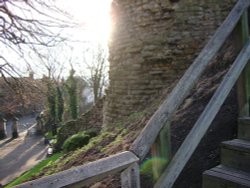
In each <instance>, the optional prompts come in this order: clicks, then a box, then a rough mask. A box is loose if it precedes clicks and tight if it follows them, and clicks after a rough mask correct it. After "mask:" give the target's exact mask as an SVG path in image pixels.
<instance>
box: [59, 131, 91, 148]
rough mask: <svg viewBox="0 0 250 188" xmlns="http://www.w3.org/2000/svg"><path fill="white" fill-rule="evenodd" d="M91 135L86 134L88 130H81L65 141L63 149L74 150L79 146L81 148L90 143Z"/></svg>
mask: <svg viewBox="0 0 250 188" xmlns="http://www.w3.org/2000/svg"><path fill="white" fill-rule="evenodd" d="M90 138H91V136H90V135H88V134H86V132H81V133H78V134H75V135H73V136H71V137H69V138H68V139H67V140H66V141H65V142H64V143H63V146H62V148H63V150H64V151H66V152H69V151H74V150H76V149H78V148H81V147H83V146H85V145H87V144H88V143H89V140H90Z"/></svg>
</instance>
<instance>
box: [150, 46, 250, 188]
mask: <svg viewBox="0 0 250 188" xmlns="http://www.w3.org/2000/svg"><path fill="white" fill-rule="evenodd" d="M249 58H250V41H248V42H247V44H246V45H245V46H244V48H243V49H242V50H241V52H240V54H239V55H238V57H237V58H236V60H235V61H234V63H233V65H232V66H231V67H230V69H229V71H228V73H227V74H226V75H225V77H224V79H223V81H222V83H221V84H220V86H219V87H218V89H217V90H216V92H215V94H214V95H213V97H212V99H211V100H210V102H209V103H208V105H207V106H206V108H205V110H204V111H203V113H202V114H201V115H200V117H199V119H198V120H197V122H196V123H195V125H194V127H193V129H192V130H191V131H190V133H189V134H188V136H187V137H186V139H185V140H184V142H183V144H182V145H181V147H180V148H179V150H178V151H177V153H176V154H175V156H174V157H173V159H172V160H171V162H170V164H169V165H168V167H167V169H166V170H165V172H164V173H163V175H162V176H161V178H160V179H159V181H158V182H157V183H156V185H155V187H156V188H157V187H161V188H162V187H172V186H173V184H174V182H175V180H176V179H177V178H178V176H179V174H180V173H181V171H182V170H183V168H184V166H185V165H186V163H187V162H188V160H189V159H190V157H191V155H192V154H193V152H194V151H195V149H196V148H197V146H198V144H199V142H200V140H201V139H202V138H203V136H204V135H205V133H206V131H207V130H208V128H209V126H210V125H211V123H212V121H213V119H214V118H215V116H216V114H217V113H218V111H219V110H220V108H221V106H222V104H223V102H224V101H225V99H226V97H227V96H228V94H229V92H230V90H231V89H232V87H233V86H234V84H235V82H236V81H237V79H238V77H239V76H240V74H241V72H242V70H243V69H244V67H245V66H246V64H247V62H248V60H249Z"/></svg>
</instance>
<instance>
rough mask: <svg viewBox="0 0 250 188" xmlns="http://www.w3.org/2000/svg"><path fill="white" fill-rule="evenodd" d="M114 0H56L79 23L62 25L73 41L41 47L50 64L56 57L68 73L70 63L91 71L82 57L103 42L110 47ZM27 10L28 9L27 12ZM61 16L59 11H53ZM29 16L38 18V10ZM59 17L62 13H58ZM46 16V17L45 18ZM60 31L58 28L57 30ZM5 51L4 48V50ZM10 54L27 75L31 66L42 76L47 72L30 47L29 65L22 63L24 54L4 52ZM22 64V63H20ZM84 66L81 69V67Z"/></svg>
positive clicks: (77, 68)
mask: <svg viewBox="0 0 250 188" xmlns="http://www.w3.org/2000/svg"><path fill="white" fill-rule="evenodd" d="M111 1H112V0H56V5H57V7H58V8H59V9H61V10H63V11H65V12H68V13H69V14H70V21H72V22H74V23H77V26H75V27H72V28H65V29H62V30H61V29H60V31H59V32H60V34H62V35H63V36H67V37H68V38H69V39H70V40H71V42H69V41H66V42H64V43H62V44H60V45H58V46H56V47H53V48H42V47H41V48H39V50H40V51H41V52H42V53H44V54H47V56H48V58H47V59H48V62H46V63H48V64H50V63H53V61H57V62H60V63H61V64H62V66H63V68H61V69H62V70H63V73H62V74H63V75H64V76H65V75H67V73H68V72H69V69H70V68H71V66H70V63H71V64H72V65H75V66H76V67H74V68H75V69H76V71H77V72H78V73H80V72H84V71H85V72H84V74H86V75H87V74H88V72H86V71H87V69H86V67H84V63H81V62H83V61H86V60H89V61H90V58H91V55H90V54H89V53H91V52H93V49H91V48H95V47H96V46H97V44H101V45H102V46H104V48H105V49H107V43H108V39H109V34H110V31H111V23H110V16H109V13H110V4H111ZM26 14H27V13H26ZM51 16H52V17H53V16H55V17H58V15H51ZM27 17H35V18H37V17H38V18H39V16H37V15H36V14H33V13H31V14H28V15H27ZM59 17H60V15H59ZM42 19H43V18H42ZM67 21H68V20H67ZM56 32H58V30H57V29H55V33H56ZM2 53H3V51H2ZM4 54H8V56H11V58H12V62H14V65H15V66H16V68H18V70H20V71H21V74H22V75H28V70H29V68H31V69H33V70H34V72H35V76H36V77H41V76H42V75H43V74H46V69H44V65H43V63H41V62H39V60H38V59H37V57H35V56H34V54H32V53H31V52H30V50H27V51H26V52H25V56H26V58H27V60H28V61H29V62H31V63H30V64H31V66H30V67H29V68H28V67H27V66H25V63H23V62H22V61H23V58H22V57H17V56H16V55H15V54H14V53H9V52H8V51H6V52H4ZM20 65H22V66H20ZM80 69H81V70H80Z"/></svg>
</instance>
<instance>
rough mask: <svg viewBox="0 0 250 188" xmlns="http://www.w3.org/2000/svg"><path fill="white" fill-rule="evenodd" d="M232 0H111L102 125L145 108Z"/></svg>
mask: <svg viewBox="0 0 250 188" xmlns="http://www.w3.org/2000/svg"><path fill="white" fill-rule="evenodd" d="M235 2H236V1H235V0H179V1H178V0H172V1H170V0H126V1H124V0H114V1H113V5H112V15H113V24H114V25H113V33H112V37H111V41H110V47H109V49H110V58H109V60H110V87H109V90H108V92H107V100H106V104H105V110H104V124H108V123H111V122H113V121H115V120H117V119H120V118H122V117H124V116H127V115H129V114H130V113H132V112H134V111H140V110H141V109H143V108H145V106H146V105H147V104H149V103H150V102H151V101H152V100H153V99H154V98H155V97H157V96H159V95H160V94H161V93H162V91H163V90H164V89H165V88H166V87H168V86H169V85H170V84H171V83H173V82H174V81H175V80H176V79H177V78H179V77H180V76H181V75H182V74H183V72H184V70H186V69H187V67H188V66H189V65H190V64H191V63H192V61H193V60H194V58H195V57H196V56H197V54H198V53H199V52H200V50H201V48H202V47H203V46H204V45H205V44H206V42H207V40H208V39H209V37H210V36H211V35H212V34H213V33H214V31H215V30H216V29H217V28H218V26H219V25H220V24H221V22H222V21H223V20H224V19H225V17H226V16H227V15H228V13H229V11H230V10H231V9H232V7H233V5H234V4H235Z"/></svg>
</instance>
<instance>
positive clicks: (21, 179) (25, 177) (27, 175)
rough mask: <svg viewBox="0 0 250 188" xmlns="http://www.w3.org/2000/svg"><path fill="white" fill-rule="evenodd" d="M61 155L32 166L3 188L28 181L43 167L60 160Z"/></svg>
mask: <svg viewBox="0 0 250 188" xmlns="http://www.w3.org/2000/svg"><path fill="white" fill-rule="evenodd" d="M62 155H63V154H62V153H56V154H54V155H53V156H51V157H49V158H47V159H45V160H43V161H41V162H40V163H38V164H37V165H36V166H34V167H33V168H32V169H31V170H29V171H27V172H25V173H23V174H22V175H21V176H19V177H18V178H16V179H15V180H13V181H11V182H10V183H9V184H7V185H6V186H5V188H9V187H13V186H15V185H18V184H21V183H23V182H25V181H26V180H28V179H29V178H30V177H32V176H33V175H35V174H38V173H39V172H40V171H41V170H42V169H43V168H44V167H46V166H49V165H50V164H52V163H53V162H54V161H56V160H57V159H58V158H60V157H61V156H62Z"/></svg>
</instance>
